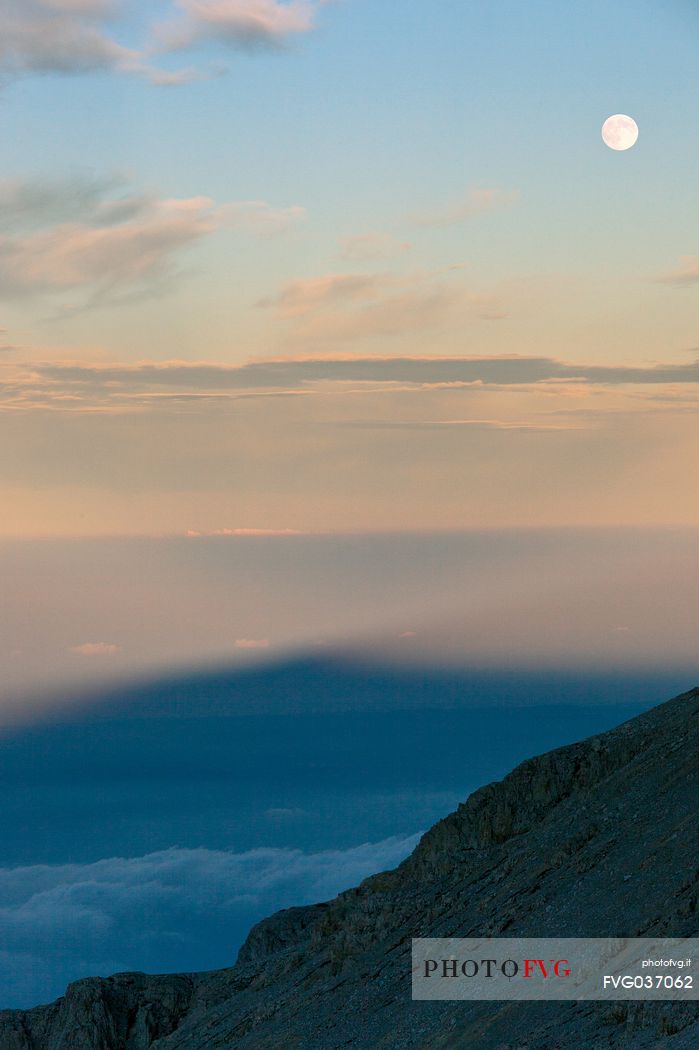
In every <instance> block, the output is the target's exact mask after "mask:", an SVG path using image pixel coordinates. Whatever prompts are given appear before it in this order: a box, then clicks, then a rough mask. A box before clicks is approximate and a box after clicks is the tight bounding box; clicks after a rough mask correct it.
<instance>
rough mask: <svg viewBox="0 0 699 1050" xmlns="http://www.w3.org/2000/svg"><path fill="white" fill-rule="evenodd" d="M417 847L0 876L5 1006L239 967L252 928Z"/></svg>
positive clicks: (160, 859)
mask: <svg viewBox="0 0 699 1050" xmlns="http://www.w3.org/2000/svg"><path fill="white" fill-rule="evenodd" d="M286 815H288V814H285V813H284V811H282V810H280V811H278V812H277V813H275V814H270V816H273V817H276V818H279V819H283V818H284V816H286ZM418 837H419V836H417V835H412V836H410V837H408V838H391V839H387V840H385V841H383V842H377V843H366V844H364V845H361V846H356V847H355V848H353V849H347V850H327V851H324V852H321V853H313V854H309V853H303V852H302V851H300V850H290V849H256V850H252V851H250V852H248V853H228V852H220V851H218V852H217V851H212V850H206V849H196V850H191V849H171V850H166V851H163V852H159V853H152V854H150V855H148V856H144V857H136V858H131V859H124V858H114V859H109V860H101V861H98V862H97V863H94V864H84V865H78V864H66V865H62V866H49V865H34V866H32V867H23V868H4V869H0V942H1V943H2V949H1V950H0V1002H1V1003H2V1006H3V1007H7V1006H10V1005H23V1006H27V1005H32V1004H35V1003H37V1002H39V1001H46V1000H47V999H51V998H53V997H55V996H57V995H60V994H62V992H63V990H64V987H65V985H66V984H67V983H68V981H71V980H75V979H76V978H78V977H84V976H87V975H88V974H103V975H107V974H109V973H113V972H116V971H119V970H125V969H130V970H138V969H142V970H149V971H151V972H153V971H155V972H166V971H168V970H170V971H172V970H177V969H185V970H195V969H206V968H213V967H215V966H227V965H232V963H233V962H234V960H235V955H236V951H237V946H238V945H239V944H240V943H241V941H242V939H243V938H244V937H245V935H246V933H247V931H248V929H249V928H250V926H251V925H252V924H253V923H254V922H256V921H258V920H259V919H260V918H263V917H265V916H266V915H268V914H271V913H272V912H274V911H276V910H278V909H279V908H282V907H289V906H291V905H298V904H311V903H315V902H318V901H322V900H327V899H329V898H331V897H334V896H335V895H336V894H337V893H339V892H340V891H341V890H343V889H345V888H347V887H348V886H352V885H355V884H356V883H357V882H360V881H361V880H362V879H363V878H366V876H368V875H370V874H372V873H374V872H376V871H381V870H383V869H385V868H390V867H394V866H395V865H396V864H398V863H399V862H400V861H401V860H402V859H403V857H405V856H406V855H407V854H408V853H409V852H411V850H412V849H413V848H414V846H415V845H416V844H417V840H418Z"/></svg>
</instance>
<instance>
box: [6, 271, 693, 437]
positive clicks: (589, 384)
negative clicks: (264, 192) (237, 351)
mask: <svg viewBox="0 0 699 1050" xmlns="http://www.w3.org/2000/svg"><path fill="white" fill-rule="evenodd" d="M352 294H354V293H352ZM357 294H359V292H357ZM697 383H699V360H696V361H694V362H688V363H686V364H667V365H665V364H663V365H655V366H646V367H635V366H631V365H618V366H615V365H609V366H607V365H585V364H570V363H568V362H565V361H560V360H556V359H554V358H547V357H523V356H522V357H517V356H515V355H512V356H500V357H374V356H371V357H370V356H364V357H360V356H357V355H351V354H338V355H327V356H315V357H308V356H302V357H296V358H294V357H289V358H282V359H275V360H268V361H251V362H249V363H248V364H244V365H225V364H212V363H195V364H191V363H186V362H181V361H169V362H161V363H153V362H143V363H140V364H134V365H124V364H107V365H105V364H85V363H70V362H31V363H26V362H25V363H14V362H12V361H3V363H2V364H0V406H2V407H4V408H6V409H14V410H34V409H41V410H47V409H51V410H57V411H68V412H71V411H73V412H84V411H108V412H109V411H111V412H125V411H144V410H146V409H147V408H151V409H154V408H155V407H157V406H158V405H160V406H162V408H163V410H165V407H166V406H167V405H168V404H172V405H173V406H175V407H176V406H177V405H179V404H182V403H185V402H187V401H191V402H192V404H193V405H195V404H196V402H197V401H203V402H211V401H214V400H216V399H217V398H218V399H221V400H222V401H225V400H227V399H237V398H250V397H288V396H293V397H297V396H310V395H313V394H316V395H317V393H318V392H319V391H321V390H327V389H328V386H329V384H330V385H334V386H335V389H336V390H337V392H338V393H339V392H344V393H347V394H349V393H352V392H353V391H354V390H357V391H359V392H363V391H367V390H369V389H371V390H373V391H374V392H379V391H381V390H385V391H387V392H395V391H397V390H416V391H417V390H425V391H435V390H447V391H449V390H451V391H454V392H456V391H458V390H460V389H463V390H464V391H469V390H474V389H479V388H481V389H484V390H489V391H492V392H495V391H498V390H503V391H504V390H520V391H525V392H534V391H536V390H538V391H541V392H543V393H546V394H548V395H550V396H552V397H561V398H566V399H568V400H572V401H577V400H579V396H578V395H580V394H582V393H584V392H585V391H589V390H590V389H591V388H604V387H640V388H641V390H642V391H643V394H644V397H646V398H647V396H648V395H653V394H657V395H658V396H660V394H661V391H653V390H652V389H650V388H652V387H654V386H655V387H660V388H662V387H670V388H671V390H670V393H671V395H672V397H676V396H677V395H678V393H679V392H680V390H681V388H682V387H683V386H686V385H693V384H697ZM638 392H639V393H640V392H641V391H638ZM571 393H574V394H575V397H571ZM527 422H528V421H527V420H524V421H522V422H520V423H516V422H515V423H514V424H512V423H508V424H507V425H509V426H512V425H518V426H522V427H523V426H525V425H526V424H527ZM553 422H557V421H553ZM399 425H400V424H399ZM410 425H414V424H412V423H411V424H410ZM422 425H428V426H433V425H438V426H444V425H445V424H444V423H443V422H437V423H430V422H428V423H426V424H422ZM446 425H451V426H475V425H478V426H485V425H488V426H491V427H492V426H497V425H499V422H498V420H489V419H487V418H486V419H485V420H482V419H479V420H471V419H466V420H458V419H457V420H451V421H447V424H446Z"/></svg>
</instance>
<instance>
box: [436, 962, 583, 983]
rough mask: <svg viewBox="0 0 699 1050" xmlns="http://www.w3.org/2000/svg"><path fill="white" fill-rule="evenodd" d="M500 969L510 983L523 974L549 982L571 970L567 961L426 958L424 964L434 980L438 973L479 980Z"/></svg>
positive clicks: (445, 976)
mask: <svg viewBox="0 0 699 1050" xmlns="http://www.w3.org/2000/svg"><path fill="white" fill-rule="evenodd" d="M497 970H499V971H500V973H501V974H502V976H503V977H506V978H507V980H508V981H512V980H514V978H515V977H519V976H520V975H521V976H522V977H524V978H525V980H531V978H532V977H534V978H537V977H539V976H540V977H542V978H543V980H545V981H546V980H548V979H549V977H564V978H565V977H570V972H571V971H570V968H569V966H568V960H567V959H548V960H545V959H524V960H522V959H520V960H519V961H518V960H517V959H504V960H503V961H502V962H500V961H499V960H498V959H481V960H480V961H479V960H478V959H445V958H441V959H425V964H424V976H425V977H434V976H435V974H439V976H440V977H443V978H444V979H447V978H449V977H478V975H479V974H480V975H481V976H483V977H487V978H491V977H495V976H496V971H497Z"/></svg>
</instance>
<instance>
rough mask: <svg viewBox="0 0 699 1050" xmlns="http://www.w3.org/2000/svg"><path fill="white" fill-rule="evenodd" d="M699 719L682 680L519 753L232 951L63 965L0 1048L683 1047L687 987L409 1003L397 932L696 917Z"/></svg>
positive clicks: (691, 1039)
mask: <svg viewBox="0 0 699 1050" xmlns="http://www.w3.org/2000/svg"><path fill="white" fill-rule="evenodd" d="M398 717H399V716H398ZM698 730H699V689H695V690H692V691H691V692H689V693H686V694H684V695H683V696H680V697H678V698H676V699H675V700H672V701H670V702H669V703H666V704H663V705H662V706H660V707H657V708H654V709H653V710H652V711H650V712H648V713H647V714H644V715H641V716H640V717H638V718H635V719H633V720H632V721H630V722H627V723H625V724H624V725H621V726H619V727H618V728H616V729H614V730H612V731H611V732H608V733H605V734H603V735H601V736H598V737H593V738H591V739H589V740H586V741H583V742H582V743H579V744H574V745H572V746H570V747H565V748H560V749H559V750H556V751H552V752H549V753H548V754H545V755H542V756H541V757H539V758H533V759H530V760H529V761H527V762H524V763H523V764H522V765H520V766H518V767H517V769H515V770H514V771H513V772H512V773H511V774H510V775H509V776H507V777H506V778H505V779H504V780H503V781H501V782H499V783H496V784H490V785H488V786H487V787H484V788H482V789H480V790H479V791H477V792H475V793H474V794H473V795H471V797H470V798H469V799H468V800H467V801H466V802H464V803H463V804H462V805H461V806H459V808H458V809H457V810H456V812H454V813H452V814H451V815H450V816H448V817H446V818H445V819H444V820H442V821H440V822H439V823H438V824H436V825H435V826H434V827H433V828H431V830H430V831H428V832H427V834H426V835H425V836H424V837H423V839H422V841H421V842H420V844H419V845H418V847H417V849H416V850H415V852H414V853H413V854H412V855H411V856H410V857H409V858H408V859H407V860H405V861H404V862H403V863H402V864H401V865H400V866H399V867H398V868H397V869H395V870H394V871H390V872H385V873H383V874H380V875H376V876H373V877H372V878H370V879H367V880H366V881H365V882H363V883H362V884H361V885H360V886H358V887H357V888H356V889H353V890H349V891H347V892H346V893H343V894H341V895H340V896H339V897H337V898H336V899H335V900H333V901H330V902H329V903H326V904H319V905H316V906H313V907H306V908H292V909H289V910H287V911H283V912H280V913H278V914H277V915H273V916H272V917H271V918H269V919H266V920H265V921H264V922H262V923H260V924H259V925H257V926H256V927H255V928H254V929H253V930H252V931H251V933H250V935H249V937H248V939H247V942H246V943H245V945H244V946H243V948H242V949H241V951H240V954H239V958H238V961H237V963H236V965H235V966H234V967H232V968H231V969H229V970H222V971H218V972H215V973H206V974H181V975H177V976H165V977H147V976H144V975H142V974H119V975H117V976H115V977H110V978H106V979H101V978H89V979H87V980H84V981H78V982H77V983H75V984H73V985H71V986H70V987H69V988H68V991H67V992H66V995H65V996H64V997H63V998H62V999H59V1000H58V1002H56V1003H54V1004H53V1005H51V1006H42V1007H38V1008H36V1009H34V1010H29V1011H26V1012H22V1011H12V1012H9V1011H8V1012H4V1013H0V1050H209V1048H211V1050H213V1048H221V1050H223V1048H225V1050H282V1048H283V1050H339V1048H341V1047H342V1048H357V1050H389V1048H390V1050H411V1048H415V1050H418V1048H423V1050H442V1048H444V1050H461V1048H467V1047H468V1048H474V1050H476V1048H477V1050H534V1048H541V1050H573V1048H576V1050H577V1048H578V1047H585V1048H586V1050H598V1048H599V1050H601V1048H604V1047H627V1048H629V1050H648V1048H651V1047H653V1048H655V1047H659V1048H660V1047H662V1048H667V1050H690V1048H696V1047H698V1046H699V1004H696V1003H688V1004H681V1003H652V1004H651V1003H624V1002H611V1003H610V1002H606V1003H605V1002H601V1003H595V1002H584V1003H579V1004H578V1003H536V1002H532V1003H522V1004H508V1003H495V1002H494V1003H488V1002H483V1003H456V1002H454V1003H436V1002H426V1003H418V1002H415V1003H414V1002H412V1000H411V998H410V938H411V937H413V936H474V937H476V936H479V937H480V936H499V935H503V936H504V935H507V936H508V937H514V936H532V937H537V936H538V937H543V936H551V937H553V936H562V937H566V936H570V937H572V936H575V937H604V936H609V935H617V936H639V937H640V936H644V937H648V936H655V935H660V936H672V937H681V936H690V935H693V936H695V935H696V933H697V885H698V881H697V874H698V872H697V866H698V858H699V819H698V816H699V814H698V812H697V810H698V803H699V791H698V790H697V766H698V764H699V763H698V756H699V732H698ZM466 756H467V748H465V758H464V761H467V757H466ZM434 761H435V762H438V761H439V755H438V754H436V755H435V756H434Z"/></svg>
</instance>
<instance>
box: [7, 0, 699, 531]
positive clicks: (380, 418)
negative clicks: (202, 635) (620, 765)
mask: <svg viewBox="0 0 699 1050" xmlns="http://www.w3.org/2000/svg"><path fill="white" fill-rule="evenodd" d="M0 39H1V40H2V43H1V44H0V75H1V77H2V80H1V83H2V87H1V90H0V135H2V141H4V142H5V144H6V149H5V150H4V151H3V162H2V171H1V172H0V327H2V329H3V332H2V333H1V335H2V344H3V349H2V351H1V352H0V397H1V399H2V400H1V402H0V448H2V453H1V454H0V487H1V488H0V493H1V497H2V504H3V508H4V513H3V515H2V521H1V522H0V529H1V530H2V534H3V535H5V536H11V537H27V536H36V535H42V536H53V537H57V536H73V535H87V534H89V535H124V534H136V535H144V534H145V535H153V534H175V535H178V534H179V535H183V534H185V533H187V532H188V531H189V532H191V531H195V532H197V531H198V532H202V533H207V532H217V531H221V530H225V529H233V530H235V529H240V528H244V529H259V530H272V531H275V530H287V529H293V530H297V531H314V530H320V531H330V532H333V531H343V530H348V529H349V530H396V529H398V530H400V529H403V528H405V527H406V526H409V527H413V528H420V529H445V528H472V527H479V528H482V527H513V526H538V527H550V526H559V525H564V526H590V525H604V526H610V525H615V526H624V525H634V526H638V525H666V524H671V525H677V524H682V525H691V524H695V523H696V521H697V512H698V510H699V505H698V501H699V496H698V495H697V491H696V486H692V485H691V484H689V483H688V482H689V479H690V478H691V475H692V470H693V464H694V462H695V460H696V456H697V452H698V451H699V450H698V449H697V431H696V427H695V426H694V415H695V411H696V398H697V382H699V365H698V364H696V362H697V359H699V341H698V339H697V332H696V317H697V294H698V291H699V254H698V253H699V235H698V230H697V225H698V219H697V216H699V209H697V192H698V191H697V182H696V179H695V178H694V176H693V172H694V169H695V167H696V158H697V155H698V149H697V147H698V144H699V142H698V140H699V120H698V119H697V118H698V117H699V113H698V109H699V102H698V101H697V98H696V92H695V91H694V90H693V81H694V74H695V70H696V60H697V50H698V44H697V42H698V40H699V12H698V11H697V8H696V5H695V4H693V3H689V2H682V0H676V2H665V3H657V2H652V3H651V2H646V0H640V2H639V0H634V2H633V3H631V2H624V0H621V2H619V3H616V4H614V5H612V7H611V8H610V5H608V4H606V3H601V2H597V0H592V2H591V3H589V4H586V5H583V6H580V5H572V4H560V3H556V2H554V0H550V2H544V0H534V2H532V3H529V4H526V5H523V4H521V3H519V2H514V0H513V2H508V0H501V2H498V3H497V4H492V3H482V2H469V3H463V2H462V0H459V2H456V0H443V2H441V3H440V4H439V5H438V6H437V7H435V5H433V4H425V3H422V2H410V3H405V2H404V0H403V2H398V0H384V2H382V3H381V4H376V3H369V2H368V0H338V2H327V3H314V2H303V0H294V2H289V3H280V2H275V0H178V2H176V3H173V2H167V3H149V4H140V5H139V4H134V3H128V2H114V3H108V2H104V0H31V2H25V0H23V2H22V3H20V2H14V0H10V2H9V3H5V4H3V9H2V13H1V14H0ZM49 39H50V40H51V46H48V45H47V40H49ZM616 112H628V113H629V114H630V115H632V116H633V117H634V118H635V119H636V121H637V122H638V125H639V127H640V137H639V140H638V143H637V144H636V146H634V147H633V149H631V150H629V151H628V152H624V153H617V152H614V151H612V150H610V149H608V148H607V147H605V146H604V144H603V143H602V141H601V137H600V128H601V125H602V122H603V121H604V119H605V118H606V117H607V116H608V115H610V114H611V113H616Z"/></svg>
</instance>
